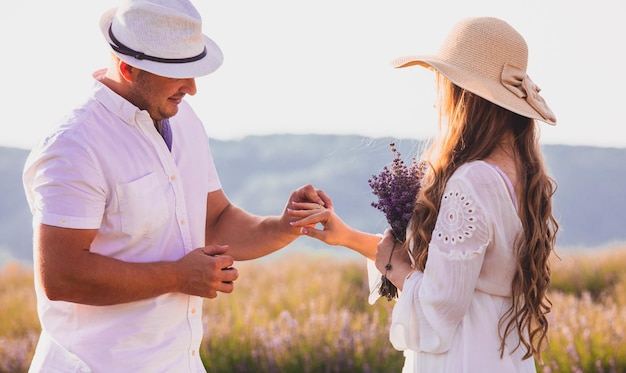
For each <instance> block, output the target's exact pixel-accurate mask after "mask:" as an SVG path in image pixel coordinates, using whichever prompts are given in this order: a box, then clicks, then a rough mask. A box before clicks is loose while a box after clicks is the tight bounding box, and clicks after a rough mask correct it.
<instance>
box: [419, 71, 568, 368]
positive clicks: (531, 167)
mask: <svg viewBox="0 0 626 373" xmlns="http://www.w3.org/2000/svg"><path fill="white" fill-rule="evenodd" d="M437 82H438V92H439V102H440V104H441V106H440V108H439V110H440V118H442V119H440V124H439V126H440V136H439V138H438V139H436V140H435V142H434V143H433V144H432V145H431V146H430V147H429V149H427V151H426V155H425V159H427V161H428V164H429V169H428V172H427V176H426V178H425V180H424V183H423V187H422V189H421V190H420V192H419V195H418V198H417V203H416V205H415V209H414V211H413V222H414V224H412V227H411V228H410V240H411V241H412V246H413V248H414V249H413V253H412V255H413V258H414V259H415V263H416V267H417V268H418V269H420V270H422V271H423V270H424V268H425V266H426V262H427V256H428V244H429V242H430V239H431V235H432V232H433V229H434V227H435V222H436V220H437V214H438V212H439V205H440V201H441V198H442V196H443V191H444V188H445V186H446V183H447V181H448V179H450V176H451V175H452V174H453V173H454V171H455V170H456V169H457V168H459V167H460V166H461V165H463V164H465V163H467V162H471V161H475V160H481V159H485V158H487V157H488V156H489V155H490V154H491V153H492V152H493V151H494V149H496V147H497V146H498V145H499V144H500V143H502V142H503V141H504V140H505V139H506V138H507V136H511V135H512V138H513V139H514V140H513V143H514V145H513V146H514V149H513V151H514V154H515V158H516V165H517V166H516V167H517V174H518V178H519V180H520V185H521V191H518V192H521V194H520V196H521V201H520V205H519V216H520V219H521V222H522V225H523V234H522V235H521V237H518V239H517V240H516V244H515V247H514V248H513V249H514V250H515V258H516V267H515V268H516V270H515V275H514V277H513V282H512V283H511V299H512V303H511V308H510V309H509V310H508V311H507V312H506V313H504V315H503V316H502V318H501V319H500V320H499V322H498V326H499V330H500V341H501V344H500V357H502V356H503V354H504V347H505V341H506V339H507V337H508V336H509V335H512V333H517V334H518V335H519V343H518V344H517V346H515V347H514V349H517V348H519V347H520V345H524V347H525V348H526V350H527V352H526V354H525V355H524V359H526V358H529V357H531V356H533V355H534V356H535V357H537V359H538V360H539V361H541V350H542V349H543V347H544V345H545V344H546V343H547V332H548V321H547V318H546V314H547V313H549V312H550V309H551V308H552V303H551V302H550V300H549V298H548V296H547V290H548V286H549V284H550V265H549V264H550V263H549V257H550V255H551V253H552V251H553V249H554V246H555V240H556V233H557V231H558V223H557V221H556V219H555V218H554V216H553V214H552V196H553V194H554V192H555V191H556V182H555V181H554V179H552V178H551V177H550V176H549V175H548V174H547V171H546V167H545V165H544V160H543V157H542V155H541V151H540V147H539V144H538V135H537V131H538V129H537V126H536V124H535V121H534V120H533V119H531V118H527V117H523V116H520V115H518V114H515V113H513V112H511V111H509V110H506V109H504V108H502V107H500V106H497V105H495V104H493V103H491V102H489V101H487V100H485V99H483V98H481V97H479V96H477V95H474V94H472V93H471V92H468V91H466V90H464V89H462V88H460V87H458V86H456V85H454V84H453V83H452V82H450V81H449V80H448V79H446V78H445V77H444V76H443V75H441V74H439V73H437ZM444 120H447V122H446V123H445V125H444V124H443V121H444Z"/></svg>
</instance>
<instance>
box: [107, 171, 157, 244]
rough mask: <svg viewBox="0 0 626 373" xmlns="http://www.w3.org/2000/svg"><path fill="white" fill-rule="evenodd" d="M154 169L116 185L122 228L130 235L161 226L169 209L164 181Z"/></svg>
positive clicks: (147, 231) (152, 230)
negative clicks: (130, 180) (128, 181)
mask: <svg viewBox="0 0 626 373" xmlns="http://www.w3.org/2000/svg"><path fill="white" fill-rule="evenodd" d="M158 176H159V175H158V174H157V173H154V172H153V173H150V174H148V175H146V176H143V177H141V178H140V179H137V180H134V181H132V182H130V183H127V184H120V185H118V186H117V196H118V203H119V209H120V223H121V227H122V232H123V233H125V234H128V235H130V236H146V235H149V234H150V233H151V232H154V231H155V230H157V229H159V228H160V227H162V226H163V225H164V224H165V222H166V221H167V219H168V215H169V213H168V212H169V209H168V206H167V201H166V196H165V193H166V191H167V190H168V188H169V184H168V183H167V182H160V181H159V177H158Z"/></svg>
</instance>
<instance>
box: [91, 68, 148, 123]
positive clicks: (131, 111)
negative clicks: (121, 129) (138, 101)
mask: <svg viewBox="0 0 626 373" xmlns="http://www.w3.org/2000/svg"><path fill="white" fill-rule="evenodd" d="M105 71H106V70H98V71H96V72H95V73H94V74H93V77H94V82H95V83H94V92H93V96H94V98H95V99H96V100H98V102H100V103H101V104H102V105H103V106H104V107H105V108H106V109H107V110H109V111H110V112H112V113H114V114H115V115H117V116H118V117H119V118H120V119H121V120H122V121H123V122H124V123H126V124H128V125H131V126H134V125H138V124H139V123H144V122H149V123H153V121H152V118H151V117H150V114H149V113H148V112H147V111H146V110H140V109H139V108H138V107H137V106H135V105H133V104H132V103H130V102H129V101H128V100H126V99H125V98H123V97H122V96H120V95H118V94H117V93H115V92H114V91H113V90H111V89H110V88H109V87H107V86H106V85H104V84H102V82H100V80H99V78H100V77H101V76H103V75H104V72H105Z"/></svg>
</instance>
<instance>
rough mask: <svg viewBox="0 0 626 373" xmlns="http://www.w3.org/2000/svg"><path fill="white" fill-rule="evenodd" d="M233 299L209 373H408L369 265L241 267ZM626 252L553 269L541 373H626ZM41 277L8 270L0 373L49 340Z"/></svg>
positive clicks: (212, 318)
mask: <svg viewBox="0 0 626 373" xmlns="http://www.w3.org/2000/svg"><path fill="white" fill-rule="evenodd" d="M237 267H238V269H239V273H240V278H239V279H238V280H237V281H236V285H235V292H234V293H233V294H220V295H219V296H218V297H217V298H216V299H213V300H206V301H205V303H204V320H203V322H204V327H205V338H204V341H203V343H202V351H201V356H202V359H203V362H204V364H205V366H206V367H207V370H208V371H209V372H281V373H282V372H284V373H291V372H293V373H295V372H298V373H302V372H399V371H400V370H401V367H402V364H403V360H404V359H403V356H402V353H401V352H399V351H396V350H394V349H393V348H392V347H391V344H390V342H389V338H388V331H389V329H388V328H389V322H390V315H391V310H392V305H393V303H388V302H387V301H385V300H384V299H381V300H379V301H378V302H377V303H376V304H375V305H374V306H370V305H369V304H368V303H367V295H368V289H367V284H366V281H367V279H366V275H365V264H364V262H363V261H361V260H354V259H345V260H339V259H337V258H335V257H328V256H314V255H304V254H295V253H294V254H289V255H281V256H277V257H276V258H271V257H270V258H268V259H265V260H261V261H252V262H241V263H237ZM624 268H626V248H614V249H611V250H607V251H603V252H588V253H572V254H567V255H566V254H563V255H561V260H555V262H554V265H553V286H552V290H551V292H550V296H551V299H552V302H553V310H552V312H551V313H550V315H549V320H550V335H549V336H550V345H549V347H548V349H547V350H546V351H545V352H544V354H543V358H544V363H545V364H544V365H537V366H538V371H539V372H545V373H548V372H550V373H555V372H598V373H600V372H604V373H613V372H615V373H620V372H626V275H624V274H623V273H624V272H626V270H624ZM34 298H35V295H34V291H33V290H32V271H31V270H30V269H24V268H21V267H19V266H17V265H14V264H12V265H9V266H6V267H5V268H4V269H2V270H0V373H4V372H11V373H20V372H26V371H27V368H28V364H29V361H30V358H31V357H32V353H33V350H34V346H35V343H36V340H37V336H38V333H39V324H38V322H37V317H36V311H35V307H36V306H35V301H34Z"/></svg>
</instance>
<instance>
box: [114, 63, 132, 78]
mask: <svg viewBox="0 0 626 373" xmlns="http://www.w3.org/2000/svg"><path fill="white" fill-rule="evenodd" d="M117 69H118V70H119V72H120V75H121V76H122V77H124V79H126V80H127V81H129V82H132V81H133V80H134V75H135V67H134V66H132V65H129V64H127V63H126V62H124V61H122V60H119V63H118V64H117Z"/></svg>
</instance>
